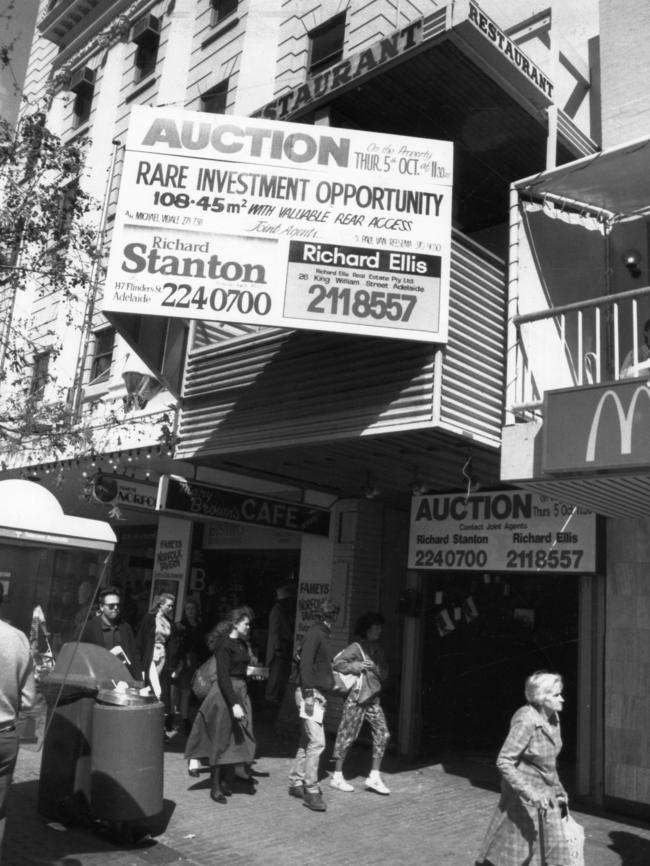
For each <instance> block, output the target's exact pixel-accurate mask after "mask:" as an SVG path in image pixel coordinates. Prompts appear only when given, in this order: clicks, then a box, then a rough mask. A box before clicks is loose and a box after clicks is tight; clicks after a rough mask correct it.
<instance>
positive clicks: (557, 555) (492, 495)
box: [408, 490, 596, 574]
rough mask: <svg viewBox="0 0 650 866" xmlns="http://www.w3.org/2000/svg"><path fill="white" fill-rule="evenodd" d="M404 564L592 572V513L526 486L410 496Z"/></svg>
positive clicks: (428, 567)
mask: <svg viewBox="0 0 650 866" xmlns="http://www.w3.org/2000/svg"><path fill="white" fill-rule="evenodd" d="M408 567H409V568H411V569H416V570H418V571H419V570H423V571H425V570H431V571H499V572H544V571H551V572H557V573H562V572H569V573H570V572H573V573H577V574H583V573H589V572H593V571H595V569H596V515H595V514H592V513H591V512H589V511H585V510H584V509H582V508H578V507H577V506H573V505H568V504H566V503H564V502H556V501H555V500H553V499H551V498H550V497H548V496H545V495H543V494H541V495H540V494H536V493H530V492H528V491H524V490H486V491H481V492H480V493H473V494H471V495H470V496H469V497H467V496H465V495H464V494H463V493H456V494H451V495H447V496H414V497H413V500H412V504H411V525H410V536H409V558H408Z"/></svg>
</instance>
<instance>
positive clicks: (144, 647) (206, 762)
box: [0, 584, 584, 866]
mask: <svg viewBox="0 0 650 866" xmlns="http://www.w3.org/2000/svg"><path fill="white" fill-rule="evenodd" d="M1 588H2V584H0V590H1ZM286 598H287V594H286V593H285V592H284V591H279V592H278V593H277V602H276V608H275V611H274V615H273V616H270V617H269V622H270V624H272V623H273V622H274V623H275V624H274V625H273V627H272V628H271V629H270V632H269V638H268V644H267V654H266V661H267V665H266V666H264V667H262V666H260V664H259V661H258V659H257V658H256V656H255V653H254V650H253V647H252V646H251V640H250V631H251V625H252V622H253V619H254V613H253V611H252V609H251V608H250V607H246V606H239V607H235V608H233V609H232V610H230V611H228V613H227V614H225V615H223V618H222V619H221V620H220V621H219V622H218V623H217V625H216V626H214V627H213V628H212V629H211V630H210V631H209V633H208V634H207V638H205V637H204V631H203V627H202V623H201V619H200V616H199V609H198V606H197V604H196V602H195V601H193V600H192V599H188V601H187V602H186V604H185V607H184V611H183V615H182V617H181V619H180V621H178V622H177V623H174V622H173V620H172V615H173V609H174V604H175V599H174V597H173V596H172V595H170V594H169V593H166V592H163V593H161V594H160V595H159V596H157V597H156V598H155V600H154V604H153V605H152V608H151V610H150V611H149V612H148V613H146V614H145V615H144V616H143V617H142V620H141V622H140V624H139V626H138V628H137V630H136V632H135V633H134V631H133V630H132V628H131V626H130V625H129V624H128V623H127V622H125V621H124V620H122V618H121V616H120V606H121V597H120V591H119V589H118V588H117V587H114V586H109V587H105V588H104V589H103V590H102V591H101V592H100V593H99V598H98V612H97V614H96V615H94V616H92V617H91V618H89V619H87V620H86V621H85V622H84V623H82V624H81V628H80V632H79V638H80V640H81V641H84V642H89V643H95V644H97V645H99V646H103V647H104V648H106V649H108V650H109V651H111V652H113V653H114V654H115V655H117V656H118V658H120V659H121V660H122V661H123V662H124V664H125V666H126V668H127V669H128V670H129V672H130V673H131V675H132V677H133V678H134V679H135V680H136V681H139V682H140V683H141V684H142V685H144V684H146V685H147V686H149V688H151V690H152V691H153V692H154V693H155V695H156V696H157V697H158V699H159V700H161V701H162V702H163V704H164V707H165V715H166V738H167V739H168V738H169V737H171V736H172V734H173V733H175V731H176V729H175V728H174V727H173V722H174V719H175V717H176V716H177V715H178V717H179V725H180V726H181V728H182V731H183V732H184V734H185V735H186V743H185V758H186V760H187V768H188V774H189V776H190V777H192V778H196V777H198V776H199V774H200V773H201V772H202V771H203V770H207V771H209V773H210V780H211V784H210V788H209V796H210V798H211V799H212V801H213V802H214V803H215V804H218V805H226V804H228V802H229V798H230V797H231V795H232V794H233V790H234V788H235V787H239V788H240V790H241V789H243V790H245V791H247V792H248V793H251V794H254V793H255V786H256V785H257V778H256V776H262V775H266V774H263V773H259V772H256V770H255V769H254V762H255V754H256V740H255V733H254V725H253V713H252V705H251V700H250V697H249V694H248V682H249V680H250V679H251V678H260V677H262V678H264V677H266V678H267V685H266V692H265V696H266V698H267V700H269V701H270V702H274V703H277V702H279V701H280V700H281V696H282V695H283V694H284V692H285V690H286V688H287V685H288V687H289V689H290V690H291V691H292V692H293V700H294V702H295V706H296V711H297V714H298V717H299V730H300V734H299V740H298V745H297V751H296V754H295V758H294V760H293V762H292V765H291V768H290V773H289V779H288V793H289V796H290V797H291V798H293V799H294V800H298V801H300V802H301V803H302V805H303V806H305V807H306V808H308V809H310V810H311V811H314V812H324V811H326V809H327V805H326V802H325V799H324V797H323V790H322V788H321V781H320V780H321V770H320V761H321V756H322V754H323V752H324V749H325V729H324V720H325V713H326V709H327V703H328V700H329V699H330V698H331V696H332V695H335V694H337V695H339V696H342V697H343V698H344V702H343V706H342V712H341V717H340V722H339V725H338V729H337V732H336V738H335V743H334V750H333V759H334V764H335V766H334V771H333V773H331V775H330V777H329V787H330V788H331V789H332V790H334V791H338V792H341V793H344V794H345V793H350V792H352V791H354V790H355V788H354V785H352V784H351V783H350V781H348V780H347V779H346V778H345V775H344V766H345V761H346V757H347V755H348V753H349V750H350V748H351V746H352V745H353V743H354V742H355V741H356V739H357V738H358V736H359V733H360V730H361V726H362V724H363V722H364V721H366V722H367V723H368V725H369V727H370V731H371V735H372V754H371V764H370V768H369V772H368V775H367V777H366V778H365V779H364V780H363V783H362V784H363V787H364V788H365V790H367V791H368V792H371V793H373V794H378V795H380V796H384V797H385V796H388V795H389V794H390V789H389V788H388V786H387V785H386V782H385V780H384V779H383V778H382V775H381V764H382V759H383V757H384V754H385V751H386V747H387V745H388V742H389V739H390V734H389V730H388V726H387V723H386V716H385V713H384V710H383V708H382V705H381V694H382V687H383V685H384V683H385V682H386V679H387V677H388V666H387V663H386V657H385V654H384V651H383V649H382V645H381V633H382V626H383V624H384V619H383V617H382V616H381V614H379V613H376V612H368V613H365V614H363V615H362V616H361V617H359V619H358V620H357V623H356V627H355V630H354V635H353V639H352V641H351V642H350V644H349V645H348V646H346V647H345V648H344V649H343V650H341V651H340V652H339V653H337V654H336V655H335V654H334V652H333V649H332V646H331V631H332V626H333V624H334V622H335V621H336V618H337V616H338V614H339V606H338V605H337V604H336V603H334V602H331V601H328V600H324V601H322V602H321V603H320V605H319V607H318V608H317V609H316V610H315V611H314V616H313V623H312V625H311V627H310V628H309V629H308V630H307V631H306V633H305V635H304V637H303V640H302V642H301V645H300V646H299V647H298V648H297V650H296V652H295V653H294V655H293V664H292V665H291V664H287V656H288V655H289V656H290V655H291V642H290V640H289V631H288V628H287V623H286V622H284V621H283V615H282V610H283V604H282V602H283V601H284V600H285V599H286ZM1 600H2V599H1V595H0V603H1ZM0 650H1V652H2V658H3V666H2V670H1V672H0V846H1V843H2V835H3V832H4V823H5V816H6V808H5V801H6V796H7V791H8V788H9V785H10V783H11V777H12V774H13V769H14V766H15V762H16V756H17V752H18V738H17V734H16V720H17V718H18V714H19V712H20V711H21V710H25V709H29V707H30V705H31V704H32V703H33V700H34V693H35V686H34V677H33V672H32V660H31V655H30V647H29V641H28V640H27V638H26V637H25V636H24V635H23V634H22V632H19V631H18V630H16V629H14V628H12V627H11V626H9V625H8V624H6V623H3V622H2V621H1V620H0ZM269 674H271V676H269ZM269 680H270V682H269ZM525 697H526V704H525V705H524V706H522V707H521V708H520V709H519V710H517V712H516V713H515V714H514V716H513V718H512V721H511V725H510V730H509V732H508V734H507V737H506V739H505V741H504V743H503V746H502V748H501V750H500V752H499V755H498V758H497V767H498V769H499V772H500V775H501V796H500V799H499V802H498V804H497V806H496V808H495V811H494V815H493V817H492V819H491V821H490V823H489V826H488V828H487V830H486V834H485V839H484V842H483V845H482V848H481V851H480V852H479V858H478V860H477V866H533V864H534V866H569V864H571V866H579V864H580V863H581V862H582V863H583V862H584V861H581V860H580V856H581V852H580V845H581V839H580V838H579V832H580V828H579V826H578V825H577V824H576V823H575V821H573V820H572V818H571V816H570V815H569V810H568V795H567V792H566V790H565V788H564V787H563V785H562V783H561V781H560V779H559V776H558V771H557V757H558V754H559V752H560V750H561V747H562V739H561V734H560V721H559V713H560V712H561V710H562V708H563V702H564V697H563V683H562V678H561V677H560V676H559V675H558V674H555V673H549V672H547V671H537V672H535V673H534V674H532V675H531V676H529V677H528V679H527V680H526V683H525ZM197 701H200V703H199V705H198V707H196V703H197ZM191 707H192V712H191V709H190V708H191ZM337 796H338V795H337ZM576 834H577V835H576ZM0 856H1V854H0Z"/></svg>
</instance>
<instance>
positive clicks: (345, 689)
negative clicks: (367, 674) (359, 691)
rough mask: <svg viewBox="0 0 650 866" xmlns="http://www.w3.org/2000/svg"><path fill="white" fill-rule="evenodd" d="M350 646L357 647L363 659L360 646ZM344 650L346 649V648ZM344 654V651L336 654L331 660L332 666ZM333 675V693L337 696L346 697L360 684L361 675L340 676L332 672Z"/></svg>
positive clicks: (337, 672) (340, 674) (338, 672)
mask: <svg viewBox="0 0 650 866" xmlns="http://www.w3.org/2000/svg"><path fill="white" fill-rule="evenodd" d="M351 646H358V647H359V650H360V652H361V656H362V658H365V655H364V653H363V649H361V646H360V644H358V643H357V644H351ZM345 649H348V647H346V648H345ZM344 652H345V650H341V652H340V653H337V654H336V655H335V656H334V658H333V659H332V664H335V663H336V660H337V659H338V658H340V656H341V655H342V654H343V653H344ZM332 673H333V674H334V689H333V690H334V691H335V692H337V694H339V695H347V694H349V693H350V692H351V691H354V690H355V689H356V688H358V686H359V685H360V683H361V674H342V673H341V672H340V671H337V670H333V671H332Z"/></svg>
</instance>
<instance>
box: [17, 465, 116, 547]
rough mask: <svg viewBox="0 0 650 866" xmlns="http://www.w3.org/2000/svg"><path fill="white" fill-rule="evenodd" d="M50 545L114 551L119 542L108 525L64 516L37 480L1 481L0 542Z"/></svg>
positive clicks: (99, 521)
mask: <svg viewBox="0 0 650 866" xmlns="http://www.w3.org/2000/svg"><path fill="white" fill-rule="evenodd" d="M5 539H6V540H9V539H11V540H13V541H14V542H18V543H21V544H36V545H42V544H49V545H54V546H61V547H82V548H86V549H88V548H92V549H95V550H113V548H114V547H115V543H116V541H117V539H116V537H115V533H114V532H113V530H112V528H111V526H110V524H109V523H105V522H104V521H102V520H90V519H89V518H86V517H72V516H69V515H66V514H64V513H63V509H62V508H61V506H60V504H59V501H58V500H57V498H56V497H55V496H54V495H53V494H52V493H50V491H49V490H46V489H45V488H44V487H41V485H40V484H36V483H35V482H34V481H23V480H20V479H7V480H6V481H0V543H1V542H2V541H3V540H5Z"/></svg>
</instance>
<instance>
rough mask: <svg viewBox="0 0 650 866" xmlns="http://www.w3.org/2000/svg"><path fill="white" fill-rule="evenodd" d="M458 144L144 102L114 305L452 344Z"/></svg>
mask: <svg viewBox="0 0 650 866" xmlns="http://www.w3.org/2000/svg"><path fill="white" fill-rule="evenodd" d="M452 176H453V145H452V143H451V142H448V141H438V140H434V139H425V138H412V137H407V136H399V135H386V134H382V133H375V132H367V131H364V130H358V129H336V128H334V127H330V126H309V125H306V124H297V123H287V122H283V121H276V120H267V119H264V118H259V117H255V118H251V117H235V116H231V115H218V114H201V113H199V112H195V111H179V110H175V109H168V108H150V107H145V106H135V107H134V108H133V110H132V113H131V119H130V125H129V133H128V138H127V143H126V150H125V156H124V163H123V165H122V169H121V178H120V193H119V200H118V205H117V210H116V215H115V223H114V228H113V234H112V239H111V250H110V256H109V263H108V272H107V276H106V282H105V288H104V298H103V309H104V310H105V311H106V312H116V313H133V314H140V315H152V316H174V317H178V318H185V319H198V320H208V321H226V322H242V323H248V324H252V325H268V326H272V327H286V328H299V329H312V330H319V331H337V332H341V333H350V334H364V333H365V334H369V335H373V336H382V337H395V338H400V339H406V340H420V341H435V342H445V341H446V340H447V329H448V302H449V261H450V250H451V200H452Z"/></svg>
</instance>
